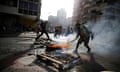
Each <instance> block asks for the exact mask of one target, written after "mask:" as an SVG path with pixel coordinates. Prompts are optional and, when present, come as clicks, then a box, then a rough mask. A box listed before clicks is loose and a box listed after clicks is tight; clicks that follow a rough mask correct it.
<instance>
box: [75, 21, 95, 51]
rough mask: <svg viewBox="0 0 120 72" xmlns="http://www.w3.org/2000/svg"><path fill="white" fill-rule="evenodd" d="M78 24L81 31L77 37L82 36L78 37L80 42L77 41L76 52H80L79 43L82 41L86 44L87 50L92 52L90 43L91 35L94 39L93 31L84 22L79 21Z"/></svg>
mask: <svg viewBox="0 0 120 72" xmlns="http://www.w3.org/2000/svg"><path fill="white" fill-rule="evenodd" d="M77 26H78V27H77V28H78V29H79V31H78V33H77V36H76V37H78V36H80V38H79V39H78V42H77V45H76V48H75V50H74V52H75V53H78V47H79V44H81V43H82V42H84V46H85V47H86V48H87V49H88V51H87V52H90V51H91V49H90V47H89V45H88V43H89V40H90V37H91V39H93V33H92V32H91V31H89V30H88V29H87V28H86V27H85V26H84V25H83V24H79V23H78V22H77Z"/></svg>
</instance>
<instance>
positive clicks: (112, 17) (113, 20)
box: [92, 3, 120, 56]
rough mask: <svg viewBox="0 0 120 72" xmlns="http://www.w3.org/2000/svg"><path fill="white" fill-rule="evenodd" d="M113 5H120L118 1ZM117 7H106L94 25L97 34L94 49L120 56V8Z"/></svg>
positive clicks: (93, 28) (94, 31)
mask: <svg viewBox="0 0 120 72" xmlns="http://www.w3.org/2000/svg"><path fill="white" fill-rule="evenodd" d="M112 6H115V7H116V8H119V7H120V6H119V7H118V4H116V3H115V4H114V5H112ZM116 8H112V7H111V6H108V7H107V8H105V10H104V11H103V13H104V14H103V15H102V17H101V19H100V20H99V21H98V22H96V24H94V27H92V31H93V33H94V35H95V38H94V40H93V41H92V43H93V45H94V48H93V51H95V52H97V53H100V54H107V55H113V56H114V55H117V56H120V55H119V52H120V24H119V23H120V16H119V15H120V10H119V9H116Z"/></svg>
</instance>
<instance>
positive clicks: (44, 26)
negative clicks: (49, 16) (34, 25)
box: [35, 20, 50, 40]
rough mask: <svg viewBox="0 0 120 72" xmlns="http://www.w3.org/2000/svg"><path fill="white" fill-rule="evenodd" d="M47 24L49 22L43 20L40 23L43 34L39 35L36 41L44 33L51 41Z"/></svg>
mask: <svg viewBox="0 0 120 72" xmlns="http://www.w3.org/2000/svg"><path fill="white" fill-rule="evenodd" d="M47 23H48V21H42V20H41V21H40V27H41V34H39V35H38V36H37V37H36V38H35V40H38V39H39V38H40V37H41V36H42V35H43V34H44V33H45V34H46V36H47V38H48V40H50V38H49V35H48V33H47V30H46V25H47Z"/></svg>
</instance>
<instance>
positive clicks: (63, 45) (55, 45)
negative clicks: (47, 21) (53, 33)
mask: <svg viewBox="0 0 120 72" xmlns="http://www.w3.org/2000/svg"><path fill="white" fill-rule="evenodd" d="M48 47H50V48H69V47H70V45H69V42H67V43H66V44H51V45H49V46H48Z"/></svg>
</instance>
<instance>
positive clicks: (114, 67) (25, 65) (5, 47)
mask: <svg viewBox="0 0 120 72" xmlns="http://www.w3.org/2000/svg"><path fill="white" fill-rule="evenodd" d="M49 35H50V37H51V39H54V40H56V41H59V38H58V39H55V38H54V37H53V34H49ZM71 36H72V35H71ZM71 36H70V37H71ZM35 37H36V35H35V33H32V32H27V33H21V34H20V35H18V37H2V38H0V39H1V41H0V51H1V52H0V61H1V62H2V63H1V62H0V63H1V68H0V69H1V70H2V71H3V72H7V70H9V69H10V71H9V72H17V70H18V71H19V70H20V71H23V72H26V71H27V70H26V69H29V70H28V71H30V72H33V71H34V70H35V71H36V72H40V71H41V70H42V71H43V72H49V71H47V70H46V69H45V68H42V67H41V66H38V65H35V64H33V66H30V67H29V65H30V64H31V63H32V62H33V61H34V60H35V59H36V57H35V56H34V55H32V56H27V54H29V53H35V51H34V50H32V51H31V49H32V48H31V45H32V44H33V43H34V41H35V40H34V38H35ZM43 37H44V36H43ZM74 37H75V36H74V34H73V38H74ZM60 38H62V37H60ZM63 38H64V37H63ZM65 39H69V36H68V37H67V38H65ZM65 39H63V40H62V39H60V42H65V41H66V40H65ZM71 40H72V39H71ZM66 42H67V41H66ZM69 42H70V39H69ZM76 42H77V41H74V42H72V43H71V42H70V48H69V49H66V52H68V53H69V52H72V51H73V48H75V46H76ZM93 44H94V43H92V41H91V42H90V44H89V45H90V47H92V53H91V54H87V53H86V48H85V47H83V45H80V48H79V53H80V55H81V58H82V59H83V60H87V61H88V63H87V64H85V65H84V64H83V65H80V66H75V67H74V68H73V69H71V70H69V71H71V72H73V71H75V72H79V71H82V72H91V71H93V70H94V71H95V70H96V71H97V70H98V71H99V70H100V69H103V68H104V69H106V70H108V71H117V72H119V67H120V66H119V64H120V62H119V55H118V56H112V55H110V54H103V53H101V52H100V51H101V50H100V49H99V48H98V47H99V46H100V47H104V46H103V45H100V44H96V46H98V47H96V46H94V45H93ZM95 47H96V48H95ZM3 60H4V61H5V63H4V61H3ZM6 61H7V62H6ZM14 62H15V63H14ZM2 64H4V65H2ZM16 65H17V66H16ZM92 66H93V67H92ZM31 68H32V69H31ZM36 68H37V70H36ZM86 68H87V69H86ZM11 69H13V70H11Z"/></svg>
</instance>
